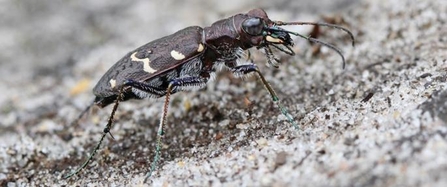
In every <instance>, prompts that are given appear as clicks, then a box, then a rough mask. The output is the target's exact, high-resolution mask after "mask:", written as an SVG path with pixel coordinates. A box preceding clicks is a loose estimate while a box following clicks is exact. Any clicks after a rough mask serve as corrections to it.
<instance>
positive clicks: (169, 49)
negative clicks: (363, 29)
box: [67, 9, 354, 177]
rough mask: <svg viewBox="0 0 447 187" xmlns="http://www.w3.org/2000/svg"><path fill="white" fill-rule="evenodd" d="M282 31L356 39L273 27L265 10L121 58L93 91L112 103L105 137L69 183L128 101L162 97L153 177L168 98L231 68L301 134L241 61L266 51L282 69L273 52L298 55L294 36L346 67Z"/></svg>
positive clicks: (270, 60)
mask: <svg viewBox="0 0 447 187" xmlns="http://www.w3.org/2000/svg"><path fill="white" fill-rule="evenodd" d="M282 25H319V26H329V27H333V28H338V29H341V30H343V31H346V32H347V33H348V34H349V35H350V36H351V39H352V40H353V41H354V37H353V35H352V33H351V32H350V31H349V30H347V29H345V28H343V27H340V26H336V25H330V24H325V23H313V22H281V21H272V20H270V19H269V18H268V16H267V14H266V13H265V11H264V10H262V9H253V10H251V11H249V12H248V13H247V14H237V15H234V16H231V17H229V18H226V19H222V20H219V21H217V22H215V23H213V24H212V25H211V26H209V27H204V28H202V27H198V26H192V27H188V28H185V29H183V30H180V31H178V32H176V33H174V34H172V35H169V36H166V37H163V38H160V39H157V40H154V41H152V42H150V43H148V44H146V45H143V46H141V47H139V48H137V49H135V50H133V51H131V52H129V53H127V54H126V55H125V56H124V57H123V58H121V59H120V60H119V61H118V62H117V63H116V64H115V65H113V66H112V67H111V68H110V69H109V70H108V71H107V72H106V73H105V74H104V76H103V77H102V78H101V79H100V80H99V82H98V83H97V85H96V86H95V87H94V89H93V93H94V95H95V96H96V98H95V101H94V104H96V105H97V106H100V107H105V106H107V105H110V104H112V103H114V105H113V109H112V112H111V114H110V116H109V119H108V122H107V125H106V127H105V128H104V133H103V135H102V136H101V139H100V141H99V143H98V144H97V146H96V147H95V149H94V150H93V152H92V153H91V154H90V157H89V158H88V159H87V160H86V161H85V162H84V163H83V164H82V166H81V167H79V168H78V169H77V170H76V171H74V172H72V173H71V174H69V175H68V176H67V177H71V176H73V175H75V174H77V173H78V172H79V171H80V170H81V169H82V168H84V167H86V166H87V164H88V163H89V162H90V161H91V160H92V158H93V156H94V155H95V154H96V151H97V150H98V149H99V146H100V145H101V143H102V141H103V140H104V138H105V136H106V135H107V134H108V133H109V131H110V129H111V126H112V124H113V117H114V114H115V111H116V110H117V108H118V104H119V103H120V102H122V101H126V100H129V99H142V98H146V97H155V98H158V97H163V96H164V97H165V102H164V108H163V111H162V115H161V120H160V123H159V126H158V131H157V143H156V151H155V158H154V161H153V162H152V165H151V169H150V173H149V174H148V176H150V175H151V173H152V171H154V170H155V168H156V165H157V162H158V160H159V158H160V149H161V145H162V137H163V134H164V125H165V123H166V116H167V113H168V107H169V99H170V95H171V94H174V93H177V92H179V91H182V90H191V89H197V88H203V87H205V85H206V83H208V82H209V80H210V79H211V78H212V77H214V76H213V74H214V73H215V72H216V71H217V70H219V69H220V68H219V67H220V66H224V67H227V69H229V70H230V71H232V72H233V73H234V74H235V75H236V76H240V75H245V74H249V73H255V74H257V75H258V77H259V79H260V80H261V81H262V83H263V85H264V86H265V88H266V89H267V91H268V93H269V94H270V96H271V97H272V100H273V101H274V102H275V103H276V104H277V105H278V107H279V109H280V111H281V112H282V114H283V115H285V116H286V117H287V119H288V120H289V122H290V123H292V125H293V126H294V127H295V128H296V129H298V125H297V124H296V122H295V121H294V119H293V117H292V116H291V115H290V113H289V112H288V111H287V109H286V108H284V107H283V106H282V105H280V103H279V99H278V97H277V96H276V93H275V92H274V90H273V88H272V87H271V86H270V85H269V84H268V82H267V81H266V79H265V78H264V76H263V75H262V73H261V72H260V71H259V69H258V68H257V66H256V65H255V64H253V63H249V64H243V65H240V64H239V63H237V60H238V59H239V58H241V57H243V56H244V50H247V49H250V48H253V47H256V48H257V49H263V50H264V52H265V55H266V57H267V62H268V63H269V64H270V65H273V66H274V67H278V63H279V62H278V59H277V58H275V57H274V54H273V52H272V49H271V48H275V49H277V50H279V51H281V52H284V53H286V54H289V55H294V54H295V53H294V52H293V50H292V49H291V46H293V41H292V39H291V37H290V35H295V36H298V37H302V38H305V39H307V40H309V41H311V42H315V43H319V44H322V45H324V46H327V47H329V48H331V49H333V50H334V51H336V52H337V53H338V54H339V55H340V56H341V57H342V59H343V65H344V62H345V60H344V57H343V55H342V54H341V52H340V50H339V49H337V48H336V47H334V46H332V45H330V44H327V43H324V42H322V41H320V40H318V39H316V38H312V37H307V36H303V35H301V34H299V33H295V32H291V31H287V30H284V29H282V28H281V27H279V26H282ZM90 106H91V105H90ZM90 106H89V107H90ZM86 110H87V109H86ZM86 110H85V111H86ZM81 115H82V114H81Z"/></svg>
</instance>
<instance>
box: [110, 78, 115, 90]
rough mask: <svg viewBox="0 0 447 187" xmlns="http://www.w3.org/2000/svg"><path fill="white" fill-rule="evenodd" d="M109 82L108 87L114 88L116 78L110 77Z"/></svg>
mask: <svg viewBox="0 0 447 187" xmlns="http://www.w3.org/2000/svg"><path fill="white" fill-rule="evenodd" d="M109 83H110V87H111V88H115V86H116V80H115V79H110V81H109Z"/></svg>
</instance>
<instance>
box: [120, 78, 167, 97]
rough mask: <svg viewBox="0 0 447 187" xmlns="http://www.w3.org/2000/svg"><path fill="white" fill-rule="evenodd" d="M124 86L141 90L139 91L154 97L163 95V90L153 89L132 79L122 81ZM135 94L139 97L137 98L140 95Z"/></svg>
mask: <svg viewBox="0 0 447 187" xmlns="http://www.w3.org/2000/svg"><path fill="white" fill-rule="evenodd" d="M124 85H125V86H130V87H132V88H135V89H138V90H141V91H143V92H145V93H146V94H149V95H153V96H155V97H162V96H163V95H165V90H161V89H159V88H156V87H153V86H151V85H149V84H147V83H144V82H139V81H135V80H132V79H128V80H126V81H124ZM135 94H136V95H139V96H140V95H141V93H140V94H138V93H135Z"/></svg>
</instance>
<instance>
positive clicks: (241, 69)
mask: <svg viewBox="0 0 447 187" xmlns="http://www.w3.org/2000/svg"><path fill="white" fill-rule="evenodd" d="M226 65H227V66H228V65H231V64H226ZM228 67H229V68H230V69H231V71H233V74H235V76H241V75H245V74H248V73H252V72H255V73H256V74H257V75H258V77H259V79H261V82H262V84H263V85H264V87H265V88H266V89H267V91H268V92H269V94H270V96H271V97H272V100H273V102H274V103H276V104H277V105H278V107H279V109H280V110H281V113H282V114H283V115H284V116H286V118H287V119H288V120H289V122H290V123H292V125H293V127H295V129H299V127H298V124H297V123H296V122H295V119H294V118H293V116H292V115H291V114H290V113H289V111H288V110H287V108H285V107H284V106H282V105H281V103H280V102H279V98H278V96H277V95H276V92H275V90H273V88H272V86H270V84H269V83H268V82H267V80H266V79H265V77H264V75H262V73H261V72H260V71H259V69H258V67H257V66H256V65H255V64H246V65H239V66H235V67H231V66H228Z"/></svg>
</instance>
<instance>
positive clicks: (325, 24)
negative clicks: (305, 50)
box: [273, 21, 355, 47]
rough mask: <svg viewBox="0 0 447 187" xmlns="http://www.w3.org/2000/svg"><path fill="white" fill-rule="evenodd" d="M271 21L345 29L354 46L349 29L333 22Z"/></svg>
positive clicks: (282, 23)
mask: <svg viewBox="0 0 447 187" xmlns="http://www.w3.org/2000/svg"><path fill="white" fill-rule="evenodd" d="M273 23H275V24H276V25H277V26H283V25H318V26H323V27H331V28H336V29H340V30H342V31H345V32H346V33H348V35H349V36H350V37H351V40H352V47H355V39H354V35H353V34H352V32H351V31H350V30H348V29H347V28H344V27H341V26H339V25H334V24H329V23H318V22H317V23H316V22H302V21H296V22H282V21H273Z"/></svg>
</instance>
